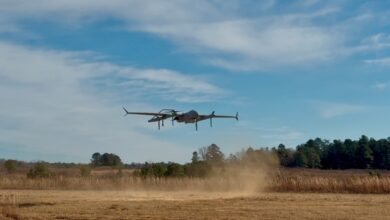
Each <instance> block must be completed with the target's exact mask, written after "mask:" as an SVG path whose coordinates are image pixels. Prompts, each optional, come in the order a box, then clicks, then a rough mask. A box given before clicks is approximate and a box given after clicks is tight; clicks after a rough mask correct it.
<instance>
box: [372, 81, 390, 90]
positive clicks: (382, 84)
mask: <svg viewBox="0 0 390 220" xmlns="http://www.w3.org/2000/svg"><path fill="white" fill-rule="evenodd" d="M388 86H389V83H388V82H377V83H375V84H374V85H373V86H372V87H373V88H375V89H379V90H383V89H386V88H387V87H388Z"/></svg>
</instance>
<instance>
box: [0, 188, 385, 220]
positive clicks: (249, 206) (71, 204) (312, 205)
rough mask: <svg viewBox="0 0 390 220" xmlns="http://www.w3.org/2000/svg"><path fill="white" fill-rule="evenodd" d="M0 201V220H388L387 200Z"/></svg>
mask: <svg viewBox="0 0 390 220" xmlns="http://www.w3.org/2000/svg"><path fill="white" fill-rule="evenodd" d="M0 195H2V199H3V204H2V212H1V217H0V219H1V218H3V219H390V197H389V196H388V195H367V194H359V195H354V194H320V193H315V194H305V193H303V194H298V193H259V194H253V195H245V196H243V195H240V193H217V192H208V193H207V192H191V191H181V192H178V191H176V192H173V191H171V192H169V191H165V192H163V191H144V192H141V191H58V190H18V191H15V190H1V191H0ZM5 197H8V198H7V199H9V200H7V199H5Z"/></svg>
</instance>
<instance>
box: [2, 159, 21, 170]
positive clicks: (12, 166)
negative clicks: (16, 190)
mask: <svg viewBox="0 0 390 220" xmlns="http://www.w3.org/2000/svg"><path fill="white" fill-rule="evenodd" d="M17 165H18V163H17V161H16V160H6V161H5V163H4V167H5V169H6V170H7V172H8V173H13V172H15V170H16V167H17Z"/></svg>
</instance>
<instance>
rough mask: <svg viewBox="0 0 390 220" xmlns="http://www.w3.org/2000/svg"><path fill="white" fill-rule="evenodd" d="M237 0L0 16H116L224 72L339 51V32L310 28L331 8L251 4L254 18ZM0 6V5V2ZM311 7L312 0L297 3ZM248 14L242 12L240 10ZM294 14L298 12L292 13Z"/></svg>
mask: <svg viewBox="0 0 390 220" xmlns="http://www.w3.org/2000/svg"><path fill="white" fill-rule="evenodd" d="M240 3H241V2H240V1H232V2H226V1H202V0H200V1H196V2H191V1H163V2H156V1H147V0H146V1H138V0H134V1H125V0H114V1H102V0H100V1H99V0H98V1H92V0H86V1H82V2H80V1H74V0H60V1H55V2H53V1H49V0H39V1H7V0H6V1H3V5H4V6H5V7H1V5H0V13H3V14H6V15H7V16H8V17H10V18H13V19H15V20H23V18H24V19H25V18H35V19H43V20H52V21H55V22H61V23H66V24H70V25H74V26H80V25H83V23H85V22H91V21H94V20H97V19H104V18H111V17H113V18H116V19H119V20H121V21H123V22H124V25H126V26H127V27H128V29H129V30H130V31H142V32H148V33H153V34H155V35H158V36H161V37H164V38H167V39H168V40H171V41H173V42H175V43H177V44H178V45H180V46H181V47H182V48H183V49H185V50H187V51H190V52H195V53H200V54H201V55H202V57H203V60H204V62H206V63H209V64H212V65H216V66H219V67H223V68H228V69H239V70H252V69H264V68H270V67H280V66H282V65H283V66H302V65H303V66H305V65H308V63H317V62H324V61H327V60H329V59H333V58H334V57H335V56H336V55H339V51H340V50H342V49H343V43H344V42H343V39H344V37H343V34H344V33H343V32H342V31H341V30H340V29H337V30H336V29H334V28H332V26H331V25H330V26H321V25H316V24H315V22H314V21H313V20H314V19H321V18H325V17H327V16H329V15H331V14H333V13H336V12H337V11H338V9H337V8H335V7H333V6H329V7H324V8H323V9H319V10H317V11H314V12H304V13H296V12H295V11H292V12H289V13H285V14H284V15H280V14H276V15H274V14H271V13H267V10H268V9H269V8H272V7H274V5H275V1H266V2H262V3H254V5H252V7H253V8H258V10H257V11H255V12H252V13H253V14H254V15H255V16H248V15H246V13H244V12H243V11H242V10H243V6H242V5H241V4H240ZM0 4H1V3H0ZM302 4H305V5H314V4H316V1H303V2H302ZM245 9H246V10H248V8H245ZM296 10H297V11H298V12H299V10H298V9H296Z"/></svg>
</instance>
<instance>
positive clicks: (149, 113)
mask: <svg viewBox="0 0 390 220" xmlns="http://www.w3.org/2000/svg"><path fill="white" fill-rule="evenodd" d="M123 110H124V111H125V113H126V114H125V115H150V116H161V117H162V116H170V114H167V113H160V112H129V111H127V109H125V108H124V107H123Z"/></svg>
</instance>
